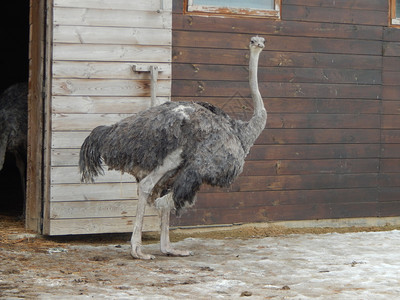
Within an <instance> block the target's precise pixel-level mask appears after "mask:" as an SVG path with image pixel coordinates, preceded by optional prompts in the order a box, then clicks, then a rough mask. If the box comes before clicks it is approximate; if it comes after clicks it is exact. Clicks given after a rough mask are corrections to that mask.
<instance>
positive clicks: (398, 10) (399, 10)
mask: <svg viewBox="0 0 400 300" xmlns="http://www.w3.org/2000/svg"><path fill="white" fill-rule="evenodd" d="M396 18H400V0H396Z"/></svg>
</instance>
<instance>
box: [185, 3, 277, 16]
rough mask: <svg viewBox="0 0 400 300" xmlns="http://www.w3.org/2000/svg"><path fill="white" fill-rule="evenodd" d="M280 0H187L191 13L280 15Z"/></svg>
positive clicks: (188, 9)
mask: <svg viewBox="0 0 400 300" xmlns="http://www.w3.org/2000/svg"><path fill="white" fill-rule="evenodd" d="M279 10H280V0H187V11H188V12H189V13H200V14H216V15H238V16H259V17H278V18H279V16H280V15H279Z"/></svg>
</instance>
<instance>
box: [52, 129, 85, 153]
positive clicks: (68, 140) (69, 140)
mask: <svg viewBox="0 0 400 300" xmlns="http://www.w3.org/2000/svg"><path fill="white" fill-rule="evenodd" d="M89 133H90V131H53V133H52V139H51V143H52V144H51V148H52V149H57V148H80V147H81V145H82V143H83V141H84V140H85V138H86V137H87V136H88V135H89Z"/></svg>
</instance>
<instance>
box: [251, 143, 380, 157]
mask: <svg viewBox="0 0 400 300" xmlns="http://www.w3.org/2000/svg"><path fill="white" fill-rule="evenodd" d="M380 150H381V149H380V146H379V144H326V145H319V144H315V145H267V146H265V145H254V146H253V147H252V148H251V150H250V153H249V155H248V156H247V159H248V160H268V159H296V160H297V159H332V158H336V159H343V158H378V157H380Z"/></svg>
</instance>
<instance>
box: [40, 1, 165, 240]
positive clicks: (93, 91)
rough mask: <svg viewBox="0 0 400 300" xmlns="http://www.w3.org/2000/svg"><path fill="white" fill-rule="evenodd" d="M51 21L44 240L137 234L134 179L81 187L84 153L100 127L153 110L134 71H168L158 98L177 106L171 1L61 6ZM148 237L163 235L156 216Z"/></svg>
mask: <svg viewBox="0 0 400 300" xmlns="http://www.w3.org/2000/svg"><path fill="white" fill-rule="evenodd" d="M52 16H53V21H52V61H51V71H50V72H51V74H50V75H51V76H50V77H51V78H52V82H51V91H50V93H51V104H50V107H51V109H50V113H51V119H50V126H49V134H48V139H49V140H48V146H49V151H48V158H49V160H48V165H47V167H48V176H46V180H47V191H48V199H45V223H46V226H44V233H45V234H47V235H64V234H87V233H111V232H130V231H131V230H132V224H133V219H134V216H135V213H136V201H137V192H136V183H135V182H134V178H133V177H132V176H130V175H127V174H124V175H121V174H120V173H119V172H115V171H106V173H105V175H104V176H101V177H99V178H98V179H97V181H96V183H95V184H83V183H80V175H79V172H78V156H79V148H80V146H81V144H82V142H83V140H84V139H85V138H86V136H87V135H88V134H89V133H90V131H91V130H92V129H93V128H95V127H96V126H98V125H110V124H112V123H114V122H117V121H119V120H121V119H122V118H124V117H126V116H128V115H130V114H132V113H135V112H138V111H140V110H143V109H145V108H147V107H149V105H150V89H149V85H150V75H149V73H137V72H134V71H133V70H132V66H133V65H134V64H136V63H141V64H149V65H150V64H152V65H160V66H163V70H164V71H163V72H162V73H160V75H159V81H158V91H157V96H158V97H159V99H161V100H163V101H167V100H170V97H171V47H172V45H171V44H172V42H171V40H172V33H171V31H172V1H171V0H163V1H160V0H150V1H131V0H119V1H115V2H114V1H109V2H108V1H101V0H79V1H75V0H54V1H53V6H52ZM45 186H46V185H45ZM144 229H145V230H156V229H158V215H157V213H156V211H155V210H153V209H151V208H149V209H148V210H147V211H146V217H145V225H144Z"/></svg>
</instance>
